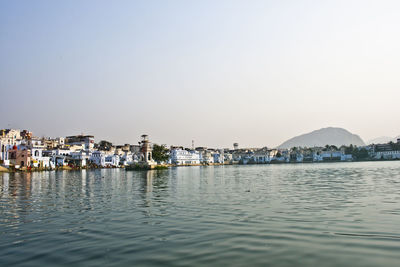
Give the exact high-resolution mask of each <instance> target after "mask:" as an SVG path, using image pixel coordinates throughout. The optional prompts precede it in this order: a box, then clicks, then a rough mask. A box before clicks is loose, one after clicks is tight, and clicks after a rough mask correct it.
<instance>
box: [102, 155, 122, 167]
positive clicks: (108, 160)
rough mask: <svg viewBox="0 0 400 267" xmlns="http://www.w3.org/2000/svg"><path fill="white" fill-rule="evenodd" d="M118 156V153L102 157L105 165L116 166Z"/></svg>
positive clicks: (117, 164)
mask: <svg viewBox="0 0 400 267" xmlns="http://www.w3.org/2000/svg"><path fill="white" fill-rule="evenodd" d="M119 161H120V158H119V156H118V155H109V156H106V157H105V159H104V162H105V167H118V166H119Z"/></svg>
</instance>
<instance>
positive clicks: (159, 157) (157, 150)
mask: <svg viewBox="0 0 400 267" xmlns="http://www.w3.org/2000/svg"><path fill="white" fill-rule="evenodd" d="M153 159H154V160H155V161H157V162H158V163H160V162H163V161H167V160H168V159H169V150H168V148H167V147H166V145H157V144H154V145H153Z"/></svg>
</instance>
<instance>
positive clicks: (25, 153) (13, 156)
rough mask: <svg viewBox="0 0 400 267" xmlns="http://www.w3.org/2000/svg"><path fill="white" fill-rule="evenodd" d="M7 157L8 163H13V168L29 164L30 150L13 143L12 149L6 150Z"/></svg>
mask: <svg viewBox="0 0 400 267" xmlns="http://www.w3.org/2000/svg"><path fill="white" fill-rule="evenodd" d="M8 159H9V164H10V165H14V166H15V168H22V167H28V166H31V152H30V150H28V149H26V148H23V149H18V147H17V145H14V146H13V147H12V149H10V150H9V151H8Z"/></svg>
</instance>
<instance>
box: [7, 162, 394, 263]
mask: <svg viewBox="0 0 400 267" xmlns="http://www.w3.org/2000/svg"><path fill="white" fill-rule="evenodd" d="M0 265H1V266H56V265H57V266H71V265H74V266H144V265H146V266H223V265H225V266H266V265H267V266H268V265H273V266H399V265H400V161H396V162H364V163H329V164H290V165H248V166H215V167H181V168H172V169H169V170H162V171H149V172H129V171H124V170H120V169H109V170H91V171H82V172H75V171H71V172H68V171H64V172H41V173H15V174H8V173H7V174H0Z"/></svg>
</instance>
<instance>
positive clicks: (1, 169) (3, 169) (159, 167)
mask: <svg viewBox="0 0 400 267" xmlns="http://www.w3.org/2000/svg"><path fill="white" fill-rule="evenodd" d="M391 161H400V159H390V160H385V159H380V160H374V159H368V160H352V161H317V162H307V161H306V162H269V163H247V164H240V163H209V164H184V165H175V164H164V165H153V166H141V165H136V166H124V167H104V168H101V167H70V166H63V167H57V168H31V169H28V168H23V169H9V168H6V167H3V166H0V174H1V173H28V172H46V171H56V172H57V171H82V170H106V169H124V170H126V171H150V170H166V169H170V168H179V167H211V166H232V165H240V166H252V165H286V164H321V163H355V162H391Z"/></svg>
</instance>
